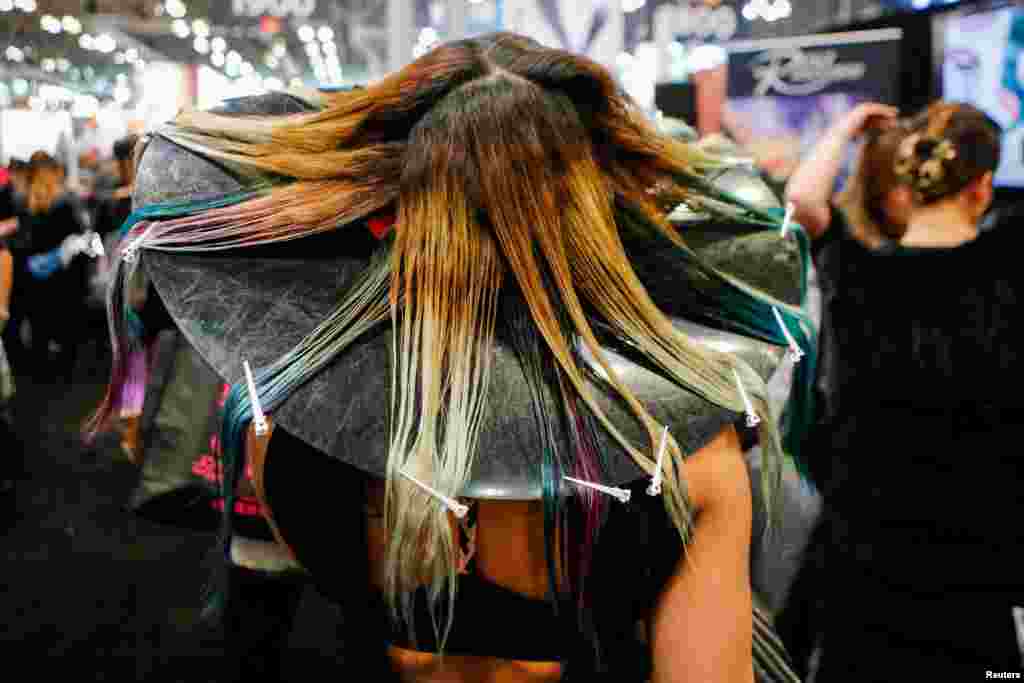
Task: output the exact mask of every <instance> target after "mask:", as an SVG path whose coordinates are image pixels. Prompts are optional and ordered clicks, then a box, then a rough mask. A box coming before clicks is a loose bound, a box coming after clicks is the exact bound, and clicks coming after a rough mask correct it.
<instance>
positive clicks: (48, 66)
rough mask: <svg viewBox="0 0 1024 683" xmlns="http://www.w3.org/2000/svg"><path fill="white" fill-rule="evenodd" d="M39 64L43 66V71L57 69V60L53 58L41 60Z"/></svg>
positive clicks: (50, 71)
mask: <svg viewBox="0 0 1024 683" xmlns="http://www.w3.org/2000/svg"><path fill="white" fill-rule="evenodd" d="M41 66H42V67H43V71H47V72H49V73H53V72H54V71H56V70H57V61H56V60H54V59H49V58H47V59H44V60H43V63H42V64H41Z"/></svg>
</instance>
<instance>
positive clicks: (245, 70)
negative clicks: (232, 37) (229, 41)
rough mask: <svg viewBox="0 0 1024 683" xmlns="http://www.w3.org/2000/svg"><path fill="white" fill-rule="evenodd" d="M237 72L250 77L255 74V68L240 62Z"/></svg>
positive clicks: (247, 63)
mask: <svg viewBox="0 0 1024 683" xmlns="http://www.w3.org/2000/svg"><path fill="white" fill-rule="evenodd" d="M238 70H239V71H240V72H241V74H242V76H252V75H253V74H254V73H255V72H256V67H254V66H253V65H252V64H250V63H249V62H242V66H240V67H239V68H238Z"/></svg>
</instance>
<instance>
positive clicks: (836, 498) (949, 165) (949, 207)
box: [780, 102, 1024, 683]
mask: <svg viewBox="0 0 1024 683" xmlns="http://www.w3.org/2000/svg"><path fill="white" fill-rule="evenodd" d="M865 132H868V133H869V135H868V136H867V141H866V144H865V147H864V150H863V153H862V157H861V161H860V164H859V167H858V172H857V174H856V176H855V178H854V181H853V183H852V184H851V187H850V188H849V189H848V190H846V191H844V193H843V194H842V195H841V196H840V198H839V201H838V203H839V204H840V205H841V206H842V210H836V208H835V207H833V205H832V203H831V196H832V185H831V181H832V180H833V179H834V178H835V170H836V169H837V168H838V165H839V161H840V159H841V155H842V152H843V150H844V149H845V147H846V146H847V145H849V144H850V142H852V141H853V140H855V139H857V138H859V137H861V136H862V134H864V133H865ZM999 158H1000V131H999V128H998V126H997V125H996V124H995V123H994V122H993V121H992V120H991V119H989V118H988V117H987V116H986V115H985V114H983V113H982V112H980V111H979V110H977V109H975V108H973V107H971V106H969V105H963V104H951V103H942V102H940V103H937V104H934V105H932V106H931V107H929V108H928V109H927V110H926V111H925V112H923V113H922V114H920V115H918V116H916V117H914V118H912V119H910V120H908V121H903V122H897V120H896V113H895V111H893V110H892V109H891V108H888V107H882V106H880V105H865V106H862V107H859V108H858V109H856V110H854V112H853V113H851V115H850V116H848V117H847V118H846V119H844V120H843V121H842V122H840V123H839V124H838V125H837V126H836V127H834V129H833V130H832V131H831V132H830V134H829V135H827V136H826V137H825V139H823V141H822V142H821V143H820V144H819V146H818V148H817V149H816V151H815V153H814V154H813V155H812V156H811V157H810V158H809V159H808V160H807V161H806V162H804V164H803V166H802V168H801V169H799V170H798V172H797V173H796V174H794V176H793V178H792V179H791V180H790V183H789V187H788V192H787V195H788V198H789V200H790V201H791V202H793V203H794V204H795V206H796V208H797V211H796V215H797V217H798V219H799V220H800V222H801V223H802V224H803V225H804V226H806V228H807V230H808V232H809V233H810V234H811V235H812V236H814V237H816V238H817V244H816V245H815V251H816V254H817V262H818V269H819V273H820V274H821V277H822V281H823V289H824V290H825V296H826V303H825V312H826V320H827V323H826V332H825V334H823V344H822V349H823V356H824V360H823V362H822V365H821V367H822V371H823V373H822V376H823V377H824V378H825V379H826V380H827V382H826V392H825V395H824V399H825V406H826V408H825V412H824V413H823V415H822V416H821V421H820V422H819V424H818V425H817V428H816V429H815V430H814V431H813V432H812V436H811V437H810V438H811V441H810V445H809V446H808V452H811V453H814V455H813V456H812V457H810V458H809V461H811V462H814V461H825V462H827V463H828V466H827V467H824V468H822V467H819V468H817V469H816V470H815V472H813V473H812V474H814V476H815V479H816V482H817V483H818V484H819V486H820V487H821V489H822V492H823V495H824V501H825V520H826V521H825V523H824V524H823V525H822V526H821V527H819V530H818V531H817V532H816V534H815V538H814V540H813V541H812V546H813V547H812V549H811V550H810V551H809V553H808V562H809V563H811V564H810V566H809V567H808V568H807V570H808V571H806V572H804V573H803V575H802V577H801V578H802V580H803V585H802V586H801V587H800V593H801V594H802V595H803V596H804V597H805V598H808V599H810V598H813V596H814V594H815V593H817V596H818V598H819V599H820V598H821V597H822V596H824V595H825V594H826V593H827V596H828V598H827V599H828V603H827V605H824V606H823V607H822V608H821V610H822V611H821V612H819V615H820V614H826V615H827V619H820V620H818V621H817V622H816V623H814V624H813V626H814V627H815V628H816V629H817V630H818V631H819V633H820V635H821V638H820V641H819V642H818V644H817V646H818V648H819V649H820V653H819V664H818V670H817V673H816V676H815V678H814V680H815V681H816V682H817V683H823V682H827V681H833V680H837V681H838V680H861V681H889V680H897V679H898V678H902V677H905V676H907V675H908V674H909V675H912V676H913V677H914V678H916V679H919V680H924V679H927V680H954V678H955V679H956V680H960V678H959V677H957V676H958V674H963V675H964V676H966V675H968V674H970V675H971V676H973V677H978V678H981V677H983V676H984V672H985V671H1020V668H1021V653H1020V651H1019V648H1018V645H1017V639H1016V635H1015V632H1014V631H1015V629H1014V620H1013V607H1014V605H1017V606H1020V605H1024V580H1022V579H1021V573H1020V571H1019V566H1013V565H1015V564H1017V563H1015V562H1011V561H1009V558H1014V557H1017V556H1018V555H1019V548H1020V547H1021V544H1022V542H1024V532H1022V530H1021V527H1020V520H1021V519H1022V518H1024V499H1022V497H1021V495H1020V481H1021V477H1022V475H1024V465H1022V462H1021V460H1020V457H1019V454H1018V453H1017V452H1016V450H1015V449H1010V448H1008V447H1007V446H1008V445H1009V444H1012V443H1014V442H1015V439H1014V436H1015V435H1016V433H1017V432H1019V430H1020V418H1019V410H1018V408H1017V403H1018V400H1017V397H1016V388H1017V384H1018V383H1017V382H1016V381H1015V379H1016V378H1018V377H1019V376H1020V374H1021V370H1022V364H1021V360H1020V355H1019V353H1018V352H1017V346H1018V345H1019V340H1020V338H1021V333H1022V332H1024V329H1022V328H1024V324H1022V322H1024V321H1022V320H1021V316H1020V306H1019V301H1020V297H1021V295H1022V293H1024V280H1022V277H1021V272H1022V271H1021V268H1020V266H1019V264H1018V263H1017V262H1016V258H1017V255H1018V254H1019V242H1020V239H1019V237H1018V232H1017V230H1015V229H1014V230H1007V229H1003V230H991V231H988V232H985V233H981V232H980V230H979V224H980V222H981V219H982V217H983V215H984V214H985V212H986V211H987V209H988V207H989V205H990V203H991V200H992V194H993V189H992V176H993V172H994V171H995V169H996V168H997V166H998V164H999ZM834 587H841V590H835V589H834ZM794 590H795V591H796V589H794ZM809 596H810V597H809ZM799 607H800V605H799V604H794V605H791V606H790V609H791V610H792V611H790V613H789V614H788V615H784V616H783V619H782V620H781V621H782V623H781V624H780V630H781V631H782V632H783V633H784V634H785V633H787V619H792V618H793V616H794V613H795V612H799V611H800V610H799V609H798V608H799ZM804 607H806V604H805V605H804ZM804 613H805V614H806V613H807V610H806V609H805V610H804ZM794 621H799V620H798V619H794V620H793V621H789V622H788V626H792V624H793V622H794ZM826 626H827V628H826ZM963 680H967V679H966V678H964V679H963Z"/></svg>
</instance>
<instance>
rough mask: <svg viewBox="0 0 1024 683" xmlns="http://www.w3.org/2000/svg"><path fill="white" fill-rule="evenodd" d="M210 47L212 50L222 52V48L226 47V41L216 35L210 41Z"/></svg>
mask: <svg viewBox="0 0 1024 683" xmlns="http://www.w3.org/2000/svg"><path fill="white" fill-rule="evenodd" d="M210 49H212V50H213V51H214V52H224V50H226V49H228V41H226V40H224V39H223V38H221V37H220V36H217V37H216V38H214V39H213V40H211V41H210Z"/></svg>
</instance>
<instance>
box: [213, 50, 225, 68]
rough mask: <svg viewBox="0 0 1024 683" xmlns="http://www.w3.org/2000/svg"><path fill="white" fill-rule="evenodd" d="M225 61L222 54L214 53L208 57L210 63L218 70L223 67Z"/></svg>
mask: <svg viewBox="0 0 1024 683" xmlns="http://www.w3.org/2000/svg"><path fill="white" fill-rule="evenodd" d="M225 61H226V60H225V59H224V53H223V52H214V53H213V54H212V55H210V62H211V63H212V64H213V65H214V66H215V67H217V68H218V69H219V68H221V67H222V66H224V62H225Z"/></svg>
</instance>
